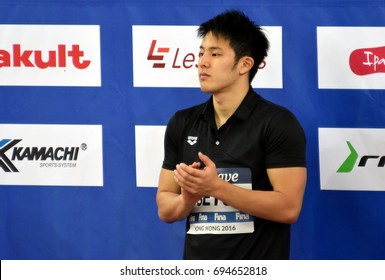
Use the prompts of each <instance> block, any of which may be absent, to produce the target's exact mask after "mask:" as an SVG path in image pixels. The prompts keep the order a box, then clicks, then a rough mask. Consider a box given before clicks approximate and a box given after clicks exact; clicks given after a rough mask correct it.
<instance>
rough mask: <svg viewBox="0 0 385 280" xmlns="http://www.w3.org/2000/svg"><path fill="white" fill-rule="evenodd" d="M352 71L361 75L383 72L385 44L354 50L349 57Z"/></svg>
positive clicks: (384, 70)
mask: <svg viewBox="0 0 385 280" xmlns="http://www.w3.org/2000/svg"><path fill="white" fill-rule="evenodd" d="M349 65H350V69H351V70H352V72H353V73H354V74H356V75H359V76H363V75H369V74H375V73H385V46H383V47H377V48H365V49H357V50H354V51H353V52H352V53H351V54H350V57H349Z"/></svg>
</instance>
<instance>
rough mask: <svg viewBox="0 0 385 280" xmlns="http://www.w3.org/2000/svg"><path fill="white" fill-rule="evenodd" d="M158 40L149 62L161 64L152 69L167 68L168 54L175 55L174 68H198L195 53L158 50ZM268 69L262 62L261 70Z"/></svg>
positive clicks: (160, 48) (177, 49)
mask: <svg viewBox="0 0 385 280" xmlns="http://www.w3.org/2000/svg"><path fill="white" fill-rule="evenodd" d="M156 43H157V41H156V40H152V42H151V46H150V50H149V51H148V55H147V60H155V61H159V62H154V64H153V65H152V68H165V67H166V63H164V62H163V59H164V55H163V54H167V53H171V55H173V62H172V66H171V67H172V68H174V69H178V68H184V69H189V68H191V67H195V68H198V64H197V63H196V62H195V61H196V60H198V56H196V55H195V54H193V53H187V54H185V55H183V54H180V53H179V52H180V48H176V50H175V52H174V51H171V52H170V48H164V47H158V48H156V47H155V46H156ZM265 67H266V61H262V63H261V65H259V67H258V68H259V69H263V68H265Z"/></svg>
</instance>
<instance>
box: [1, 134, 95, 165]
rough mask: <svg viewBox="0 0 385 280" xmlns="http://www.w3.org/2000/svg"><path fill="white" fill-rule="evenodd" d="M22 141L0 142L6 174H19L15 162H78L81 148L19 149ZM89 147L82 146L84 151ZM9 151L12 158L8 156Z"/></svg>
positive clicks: (4, 140)
mask: <svg viewBox="0 0 385 280" xmlns="http://www.w3.org/2000/svg"><path fill="white" fill-rule="evenodd" d="M21 141H22V139H13V140H12V139H3V140H0V168H1V169H3V170H4V171H5V172H19V170H18V169H17V168H16V166H15V165H14V161H23V160H28V161H46V160H50V161H76V160H77V159H78V155H79V147H19V146H16V145H17V144H19V143H20V142H21ZM86 148H87V147H86V145H85V144H82V150H85V149H86ZM8 151H9V153H10V156H9V155H8V156H7V154H6V153H7V152H8Z"/></svg>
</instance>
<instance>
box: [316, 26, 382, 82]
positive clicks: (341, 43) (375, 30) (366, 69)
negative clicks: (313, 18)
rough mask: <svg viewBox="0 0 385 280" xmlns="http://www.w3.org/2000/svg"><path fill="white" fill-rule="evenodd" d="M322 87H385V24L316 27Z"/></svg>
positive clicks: (319, 73) (319, 80) (319, 78)
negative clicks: (377, 25)
mask: <svg viewBox="0 0 385 280" xmlns="http://www.w3.org/2000/svg"><path fill="white" fill-rule="evenodd" d="M317 46H318V86H319V88H321V89H385V27H317Z"/></svg>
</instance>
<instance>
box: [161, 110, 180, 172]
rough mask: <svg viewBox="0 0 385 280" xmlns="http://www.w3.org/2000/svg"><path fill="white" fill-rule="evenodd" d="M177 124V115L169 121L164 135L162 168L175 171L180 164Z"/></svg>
mask: <svg viewBox="0 0 385 280" xmlns="http://www.w3.org/2000/svg"><path fill="white" fill-rule="evenodd" d="M177 131H178V129H177V122H176V117H175V115H174V116H172V117H171V119H170V120H169V122H168V124H167V127H166V132H165V135H164V158H163V164H162V168H164V169H168V170H174V169H175V166H176V165H177V164H178V141H177Z"/></svg>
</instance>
